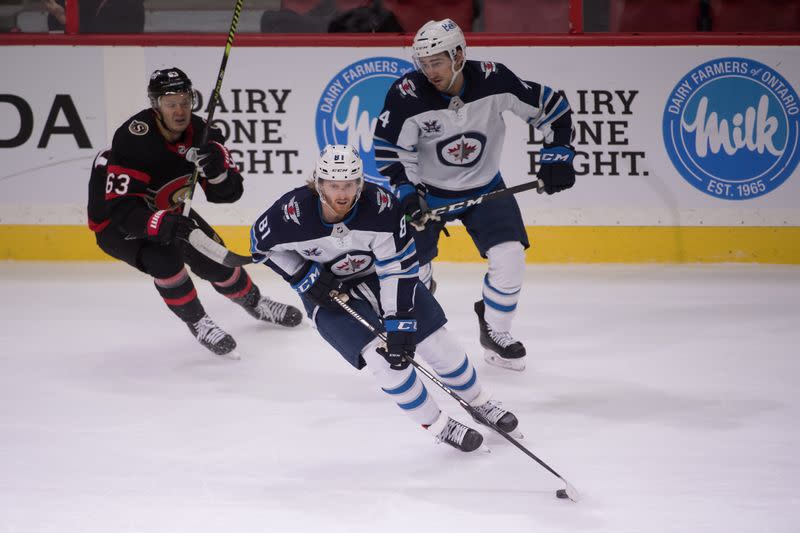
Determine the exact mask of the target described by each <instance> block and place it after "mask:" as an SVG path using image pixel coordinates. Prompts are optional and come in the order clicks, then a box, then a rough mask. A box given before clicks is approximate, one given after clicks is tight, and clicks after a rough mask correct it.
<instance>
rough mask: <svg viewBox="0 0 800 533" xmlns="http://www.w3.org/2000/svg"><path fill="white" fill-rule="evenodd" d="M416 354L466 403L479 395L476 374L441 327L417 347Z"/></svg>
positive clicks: (458, 346) (456, 343)
mask: <svg viewBox="0 0 800 533" xmlns="http://www.w3.org/2000/svg"><path fill="white" fill-rule="evenodd" d="M417 354H419V356H420V357H422V358H423V359H424V360H425V361H426V362H427V363H428V364H429V365H431V368H433V370H434V371H435V372H436V373H437V374H438V375H439V378H440V379H441V380H442V382H443V383H444V384H445V385H447V386H448V387H450V388H451V389H452V390H454V391H455V392H456V393H457V394H458V395H459V396H461V397H462V398H464V400H466V401H468V402H472V401H473V400H474V399H475V398H476V397H477V396H478V395H479V394H480V393H481V383H480V380H479V379H478V373H477V372H476V371H475V367H474V366H472V362H471V361H470V360H469V357H467V355H466V353H465V352H464V349H463V348H462V347H461V345H460V344H459V343H458V342H457V341H456V340H455V339H454V338H453V336H452V335H450V333H449V332H448V331H447V330H446V329H445V328H444V327H441V328H439V329H437V330H436V331H435V332H433V333H432V334H431V335H429V336H428V337H427V338H426V339H425V340H424V341H422V342H421V343H419V344H418V345H417Z"/></svg>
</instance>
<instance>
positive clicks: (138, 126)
mask: <svg viewBox="0 0 800 533" xmlns="http://www.w3.org/2000/svg"><path fill="white" fill-rule="evenodd" d="M128 131H129V132H131V133H133V134H134V135H139V136H140V137H141V136H142V135H147V132H148V131H150V126H148V125H147V123H146V122H142V121H141V120H132V121H131V123H130V124H128Z"/></svg>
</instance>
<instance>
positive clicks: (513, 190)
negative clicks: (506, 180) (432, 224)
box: [426, 179, 544, 217]
mask: <svg viewBox="0 0 800 533" xmlns="http://www.w3.org/2000/svg"><path fill="white" fill-rule="evenodd" d="M534 188H535V189H536V190H538V191H539V192H540V193H541V192H542V191H544V182H543V181H542V180H539V179H537V180H534V181H528V182H526V183H520V184H519V185H514V186H513V187H509V188H507V189H500V190H495V191H489V192H487V193H484V194H481V195H480V196H476V197H475V198H469V199H467V200H461V201H458V202H453V203H452V204H447V205H443V206H440V207H437V208H434V209H429V210H428V211H426V214H427V215H428V216H429V217H438V216H442V215H447V214H449V213H452V212H453V211H457V210H459V209H466V208H468V207H473V206H476V205H479V204H482V203H483V202H488V201H490V200H496V199H498V198H504V197H506V196H511V195H513V194H517V193H520V192H524V191H528V190H530V189H534Z"/></svg>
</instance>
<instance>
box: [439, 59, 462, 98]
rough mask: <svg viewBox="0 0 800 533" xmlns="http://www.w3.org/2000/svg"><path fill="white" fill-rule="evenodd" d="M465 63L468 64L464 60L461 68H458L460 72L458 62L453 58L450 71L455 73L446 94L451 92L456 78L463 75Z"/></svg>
mask: <svg viewBox="0 0 800 533" xmlns="http://www.w3.org/2000/svg"><path fill="white" fill-rule="evenodd" d="M464 63H466V61H465V60H463V59H462V60H461V66H460V67H458V70H456V60H455V58H453V62H452V64H451V65H450V70H451V71H452V72H453V75H452V76H451V77H450V83H448V84H447V89H445V90H444V92H447V91H449V90H450V88H451V87H452V86H453V84H454V83H455V82H456V78H458V75H459V74H460V73H461V71H462V70H464Z"/></svg>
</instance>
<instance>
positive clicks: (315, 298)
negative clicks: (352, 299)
mask: <svg viewBox="0 0 800 533" xmlns="http://www.w3.org/2000/svg"><path fill="white" fill-rule="evenodd" d="M290 283H291V284H292V288H293V289H294V290H296V291H297V293H298V294H299V295H300V296H301V297H302V296H305V297H306V298H308V299H309V300H311V301H312V302H313V303H314V304H316V305H318V306H320V307H324V308H326V309H339V305H338V304H337V303H336V302H334V301H333V298H332V297H331V294H333V295H335V296H338V295H339V293H343V292H344V286H343V285H342V282H341V281H339V280H338V278H337V277H336V276H334V275H333V274H331V273H330V272H328V271H326V270H323V269H322V268H321V266H320V264H319V263H313V262H312V263H309V266H308V268H301V269H300V272H298V273H297V274H295V275H294V276H292V279H291V280H290Z"/></svg>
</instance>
